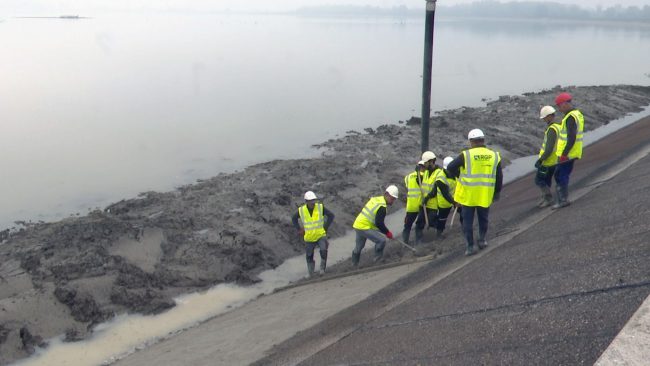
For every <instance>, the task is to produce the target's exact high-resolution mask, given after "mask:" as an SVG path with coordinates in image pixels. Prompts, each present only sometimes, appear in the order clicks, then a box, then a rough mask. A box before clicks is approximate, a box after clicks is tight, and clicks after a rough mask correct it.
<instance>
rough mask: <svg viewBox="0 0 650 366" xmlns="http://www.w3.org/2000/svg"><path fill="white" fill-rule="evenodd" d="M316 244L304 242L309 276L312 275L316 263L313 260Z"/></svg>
mask: <svg viewBox="0 0 650 366" xmlns="http://www.w3.org/2000/svg"><path fill="white" fill-rule="evenodd" d="M316 245H318V243H317V242H305V255H306V257H307V272H308V273H309V276H310V277H311V276H313V275H314V267H315V266H316V263H315V262H314V249H315V248H316Z"/></svg>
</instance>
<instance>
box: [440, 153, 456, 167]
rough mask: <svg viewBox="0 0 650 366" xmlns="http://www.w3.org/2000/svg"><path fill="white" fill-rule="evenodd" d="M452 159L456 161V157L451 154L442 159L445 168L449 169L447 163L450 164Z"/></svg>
mask: <svg viewBox="0 0 650 366" xmlns="http://www.w3.org/2000/svg"><path fill="white" fill-rule="evenodd" d="M452 161H454V158H452V157H451V156H447V157H446V158H444V159H443V160H442V167H443V168H444V169H447V165H449V163H451V162H452Z"/></svg>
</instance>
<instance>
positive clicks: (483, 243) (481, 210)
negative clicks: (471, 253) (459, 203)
mask: <svg viewBox="0 0 650 366" xmlns="http://www.w3.org/2000/svg"><path fill="white" fill-rule="evenodd" d="M489 213H490V208H489V207H477V208H476V215H477V216H478V248H479V249H484V248H485V247H487V245H488V244H487V231H488V223H489V221H488V215H489Z"/></svg>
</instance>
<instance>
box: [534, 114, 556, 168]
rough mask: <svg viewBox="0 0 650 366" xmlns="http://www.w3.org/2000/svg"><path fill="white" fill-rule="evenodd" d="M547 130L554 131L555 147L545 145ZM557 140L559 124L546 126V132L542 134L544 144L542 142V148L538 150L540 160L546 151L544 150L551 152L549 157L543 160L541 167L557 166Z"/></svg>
mask: <svg viewBox="0 0 650 366" xmlns="http://www.w3.org/2000/svg"><path fill="white" fill-rule="evenodd" d="M549 130H553V131H555V136H556V138H555V145H554V146H546V143H547V141H546V137H547V136H548V131H549ZM559 138H560V124H559V123H551V124H550V125H548V127H547V128H546V131H545V132H544V142H542V148H541V149H540V150H539V157H540V158H541V157H542V155H544V152H545V151H546V149H548V148H552V149H553V152H552V153H551V155H549V156H548V158H546V159H544V161H542V166H553V165H556V164H557V158H558V154H557V146H558V142H559Z"/></svg>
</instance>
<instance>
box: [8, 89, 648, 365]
mask: <svg viewBox="0 0 650 366" xmlns="http://www.w3.org/2000/svg"><path fill="white" fill-rule="evenodd" d="M559 90H560V89H559V88H554V89H553V90H545V91H541V92H536V93H529V94H526V95H522V96H502V97H498V98H497V99H495V100H490V101H487V103H486V106H485V107H481V108H459V109H456V110H449V111H444V112H441V113H439V114H437V115H436V116H434V117H433V119H432V125H431V140H430V141H431V142H430V146H431V147H432V150H433V151H434V152H435V153H436V154H438V155H440V156H445V155H456V154H457V153H458V151H459V150H460V149H461V148H464V147H465V146H466V135H467V132H468V131H469V129H471V128H476V127H478V128H481V129H483V131H484V132H485V133H486V135H487V143H488V145H489V146H491V147H493V148H495V149H497V150H499V151H501V153H502V156H503V158H504V161H505V162H506V163H507V161H509V160H511V159H514V158H517V157H520V156H525V155H531V154H534V153H536V152H537V150H538V149H539V143H540V141H541V137H542V134H543V131H544V126H543V123H541V122H540V121H539V119H538V111H539V108H540V107H541V106H542V105H544V104H552V100H553V98H554V96H555V95H556V94H557V92H558V91H559ZM563 90H567V91H569V92H571V93H572V94H574V99H575V101H576V104H577V105H578V107H579V108H580V109H581V110H582V111H583V113H584V114H585V118H586V121H587V122H586V129H587V130H592V129H594V128H596V127H599V126H601V125H603V124H606V123H608V122H609V121H612V120H614V119H617V118H620V117H622V116H623V115H625V114H626V113H629V112H637V111H640V110H641V107H642V106H646V105H648V104H650V87H639V86H597V87H579V88H566V89H563ZM419 128H420V126H419V121H418V120H417V119H416V118H412V119H410V120H409V121H406V122H400V123H396V124H393V125H384V126H381V127H379V128H377V129H367V130H366V131H362V132H355V131H348V133H347V135H346V136H345V137H342V138H340V139H333V140H329V141H327V142H324V143H322V144H320V145H318V146H315V147H314V148H315V149H320V150H321V151H322V156H321V157H320V158H316V159H296V160H282V161H280V160H276V161H271V162H267V163H263V164H258V165H255V166H251V167H249V168H246V169H245V170H244V171H242V172H238V173H234V174H221V175H218V176H216V177H213V178H210V179H206V180H204V181H201V182H198V183H196V184H193V185H189V186H185V187H181V188H180V189H178V190H175V191H172V192H165V193H158V192H146V193H143V194H141V195H140V196H139V197H137V198H135V199H130V200H124V201H120V202H117V203H115V204H113V205H111V206H109V207H107V208H106V209H105V210H103V211H95V212H92V213H90V214H89V215H87V216H85V217H78V218H69V219H66V220H62V221H59V222H55V223H38V224H25V225H24V227H22V228H21V229H20V230H13V231H11V232H4V233H1V234H0V235H2V238H0V240H3V239H4V241H3V242H2V244H1V245H0V276H1V277H0V364H5V363H8V362H10V361H12V360H15V359H18V358H22V357H25V356H27V355H28V354H29V353H30V352H32V351H33V348H34V346H37V345H39V344H42V340H43V339H47V338H49V337H52V336H54V335H58V334H65V337H66V338H67V339H68V340H70V341H74V340H77V339H81V338H83V337H85V336H86V335H87V334H88V332H90V331H91V330H92V327H93V326H94V325H95V324H97V323H99V322H102V321H105V320H107V319H109V318H111V317H113V316H114V315H115V314H119V313H122V312H127V311H128V312H140V313H147V314H149V313H157V312H160V311H164V310H165V309H168V308H169V307H171V306H173V305H174V303H173V300H172V297H173V296H175V295H177V294H180V293H184V292H188V291H194V290H198V289H204V288H207V287H210V286H213V285H215V284H218V283H221V282H237V283H240V284H250V283H254V282H256V281H258V279H257V277H256V275H257V274H258V273H260V272H261V271H263V270H265V269H269V268H273V267H276V266H277V265H279V264H280V263H282V261H283V260H284V259H286V258H288V257H291V256H295V255H299V254H301V253H302V242H301V241H300V238H299V237H298V236H297V235H296V234H295V230H294V229H293V228H292V227H291V223H290V216H291V214H293V212H294V210H295V208H296V207H297V205H298V204H299V203H301V196H302V193H304V191H305V190H313V191H315V192H316V193H317V194H318V195H319V196H320V197H322V198H323V201H324V202H325V204H326V205H327V207H328V208H329V209H331V210H332V211H334V212H335V213H336V215H337V218H336V221H335V223H334V224H333V226H332V227H331V228H330V236H338V235H341V234H342V233H343V232H344V231H345V230H347V229H348V228H349V227H350V225H351V222H352V221H353V218H354V216H355V215H356V214H357V211H358V210H359V209H360V207H361V206H362V205H363V204H364V203H365V201H366V200H367V198H368V197H369V196H371V195H375V194H377V193H379V192H381V187H385V186H386V185H387V184H390V183H396V184H400V183H401V182H402V180H403V176H404V175H405V174H407V173H408V172H409V171H410V170H411V169H412V167H413V164H414V163H415V162H416V161H417V160H418V156H419V143H420V130H419ZM400 186H401V184H400ZM400 205H402V203H399V205H398V206H400ZM391 229H393V230H394V231H399V228H391ZM350 249H351V248H350Z"/></svg>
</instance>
